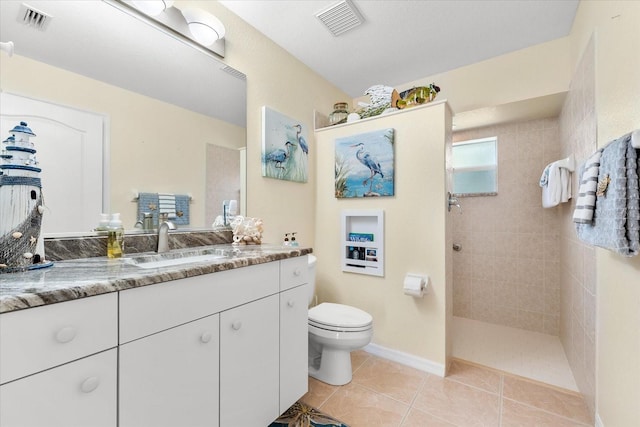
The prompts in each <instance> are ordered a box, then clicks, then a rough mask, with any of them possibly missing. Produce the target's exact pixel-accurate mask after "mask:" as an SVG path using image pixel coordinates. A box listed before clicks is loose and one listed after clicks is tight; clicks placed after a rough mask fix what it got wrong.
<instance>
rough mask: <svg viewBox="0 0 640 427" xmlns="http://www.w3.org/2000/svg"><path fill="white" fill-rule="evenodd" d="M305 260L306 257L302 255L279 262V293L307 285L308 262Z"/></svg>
mask: <svg viewBox="0 0 640 427" xmlns="http://www.w3.org/2000/svg"><path fill="white" fill-rule="evenodd" d="M307 258H308V257H307V256H306V255H303V256H299V257H295V258H287V259H283V260H282V261H280V290H281V291H285V290H287V289H291V288H294V287H296V286H300V285H304V284H305V283H309V262H308V260H307Z"/></svg>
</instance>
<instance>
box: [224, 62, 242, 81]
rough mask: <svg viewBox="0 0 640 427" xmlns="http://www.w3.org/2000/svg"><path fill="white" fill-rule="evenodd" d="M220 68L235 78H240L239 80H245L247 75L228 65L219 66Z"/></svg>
mask: <svg viewBox="0 0 640 427" xmlns="http://www.w3.org/2000/svg"><path fill="white" fill-rule="evenodd" d="M221 70H222V71H224V72H225V73H227V74H230V75H232V76H233V77H235V78H237V79H240V80H247V76H246V74H244V73H243V72H241V71H238V70H236V69H235V68H233V67H230V66H228V65H226V66H224V67H222V68H221Z"/></svg>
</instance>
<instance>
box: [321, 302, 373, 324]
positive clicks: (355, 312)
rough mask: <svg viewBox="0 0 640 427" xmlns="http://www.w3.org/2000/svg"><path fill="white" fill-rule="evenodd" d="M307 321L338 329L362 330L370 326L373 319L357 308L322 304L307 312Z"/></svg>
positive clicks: (327, 303)
mask: <svg viewBox="0 0 640 427" xmlns="http://www.w3.org/2000/svg"><path fill="white" fill-rule="evenodd" d="M309 320H310V321H311V322H313V323H316V324H319V325H326V326H332V327H338V328H362V327H365V326H369V325H371V322H373V317H371V315H370V314H369V313H367V312H366V311H362V310H360V309H359V308H355V307H351V306H348V305H343V304H333V303H329V302H324V303H322V304H320V305H317V306H315V307H313V308H311V309H310V310H309Z"/></svg>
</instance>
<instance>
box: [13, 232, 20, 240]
mask: <svg viewBox="0 0 640 427" xmlns="http://www.w3.org/2000/svg"><path fill="white" fill-rule="evenodd" d="M11 237H13V238H14V239H19V238H21V237H22V233H21V232H19V231H16V232H14V233H13V234H12V235H11Z"/></svg>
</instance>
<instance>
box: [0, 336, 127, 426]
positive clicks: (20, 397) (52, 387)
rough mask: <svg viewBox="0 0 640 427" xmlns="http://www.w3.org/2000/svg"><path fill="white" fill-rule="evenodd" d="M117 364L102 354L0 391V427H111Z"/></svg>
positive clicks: (113, 356) (111, 352)
mask: <svg viewBox="0 0 640 427" xmlns="http://www.w3.org/2000/svg"><path fill="white" fill-rule="evenodd" d="M117 359H118V351H117V350H116V349H112V350H107V351H105V352H102V353H99V354H96V355H93V356H90V357H85V358H84V359H80V360H77V361H75V362H72V363H69V364H66V365H62V366H58V367H57V368H54V369H50V370H48V371H45V372H40V373H39V374H36V375H32V376H30V377H27V378H22V379H20V380H17V381H13V382H11V383H9V384H4V385H2V386H0V396H2V398H1V399H0V426H2V427H43V426H47V427H81V426H82V427H88V426H90V427H113V426H115V425H116V422H117V417H116V408H117V404H116V403H117V402H116V395H117V386H116V384H117V379H116V377H117V375H116V373H117V370H118V367H117Z"/></svg>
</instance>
